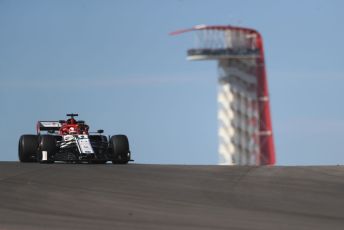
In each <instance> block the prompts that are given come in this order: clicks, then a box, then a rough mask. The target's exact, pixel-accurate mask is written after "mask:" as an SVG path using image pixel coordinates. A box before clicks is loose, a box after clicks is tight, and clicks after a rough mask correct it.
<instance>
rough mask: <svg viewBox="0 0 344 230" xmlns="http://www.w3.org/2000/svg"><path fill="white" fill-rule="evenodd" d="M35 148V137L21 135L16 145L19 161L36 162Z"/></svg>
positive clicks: (36, 140)
mask: <svg viewBox="0 0 344 230" xmlns="http://www.w3.org/2000/svg"><path fill="white" fill-rule="evenodd" d="M37 148H38V138H37V135H22V136H21V137H20V139H19V144H18V156H19V161H20V162H36V155H37Z"/></svg>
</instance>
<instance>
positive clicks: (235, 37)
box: [171, 25, 275, 165]
mask: <svg viewBox="0 0 344 230" xmlns="http://www.w3.org/2000/svg"><path fill="white" fill-rule="evenodd" d="M191 31H193V32H194V34H195V39H196V47H195V48H193V49H189V50H188V52H187V55H188V57H187V59H188V60H217V61H218V68H219V78H218V81H219V91H218V104H219V110H218V120H219V131H218V135H219V158H220V160H219V163H220V164H225V165H272V164H275V149H274V142H273V135H272V124H271V115H270V103H269V91H268V84H267V76H266V71H265V62H264V49H263V40H262V36H261V35H260V34H259V33H258V32H257V31H255V30H253V29H248V28H241V27H234V26H205V25H199V26H195V27H193V28H191V29H186V30H179V31H176V32H173V33H171V34H172V35H177V34H181V33H185V32H191Z"/></svg>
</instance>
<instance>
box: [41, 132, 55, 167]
mask: <svg viewBox="0 0 344 230" xmlns="http://www.w3.org/2000/svg"><path fill="white" fill-rule="evenodd" d="M56 152H57V146H56V139H55V137H54V136H51V135H42V136H40V138H39V151H38V154H37V161H38V162H40V163H53V162H54V155H55V154H56ZM44 154H46V159H44V158H45V157H44Z"/></svg>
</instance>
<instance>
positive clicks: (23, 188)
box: [0, 162, 344, 230]
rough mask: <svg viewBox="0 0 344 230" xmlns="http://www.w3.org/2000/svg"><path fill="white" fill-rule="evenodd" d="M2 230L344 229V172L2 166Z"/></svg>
mask: <svg viewBox="0 0 344 230" xmlns="http://www.w3.org/2000/svg"><path fill="white" fill-rule="evenodd" d="M0 229H159V230H160V229H238V230H245V229H262V230H269V229H274V230H276V229H277V230H283V229H312V230H313V229H326V230H333V229H341V230H343V229H344V167H343V166H329V167H327V166H323V167H238V166H237V167H226V166H173V165H140V164H131V165H130V164H129V165H112V164H106V165H88V164H79V165H73V164H50V165H44V164H37V163H26V164H23V163H16V162H7V163H6V162H2V163H0Z"/></svg>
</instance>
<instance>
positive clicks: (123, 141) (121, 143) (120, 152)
mask: <svg viewBox="0 0 344 230" xmlns="http://www.w3.org/2000/svg"><path fill="white" fill-rule="evenodd" d="M110 149H111V150H112V163H113V164H127V163H128V162H129V161H130V149H129V141H128V138H127V136H125V135H114V136H112V137H111V138H110Z"/></svg>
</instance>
